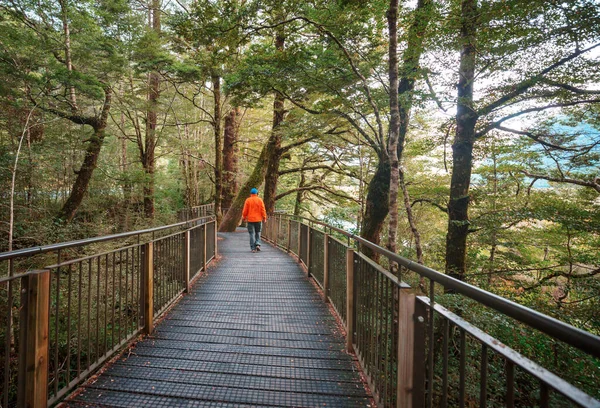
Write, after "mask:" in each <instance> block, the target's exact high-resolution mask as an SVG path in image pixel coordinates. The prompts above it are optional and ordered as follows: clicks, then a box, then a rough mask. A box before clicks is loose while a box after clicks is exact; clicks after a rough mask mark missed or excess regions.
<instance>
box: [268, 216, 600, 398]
mask: <svg viewBox="0 0 600 408" xmlns="http://www.w3.org/2000/svg"><path fill="white" fill-rule="evenodd" d="M303 221H304V222H303ZM284 232H287V235H286V233H284ZM263 236H264V238H265V239H266V240H268V241H270V242H272V243H273V244H275V245H276V246H279V247H281V248H282V249H284V250H287V251H288V252H292V253H294V254H295V255H297V256H298V258H299V261H300V262H301V263H303V264H304V265H305V266H306V268H307V270H308V274H309V276H311V277H312V278H313V279H314V280H315V281H316V282H317V283H318V284H319V286H321V288H322V289H323V293H324V300H325V302H331V304H332V305H333V306H334V308H335V310H336V311H337V313H338V315H339V317H340V318H341V319H342V321H343V323H344V325H345V328H346V329H347V348H348V351H354V352H355V353H356V355H357V357H358V360H359V363H360V365H361V367H362V369H363V370H364V372H365V374H366V377H367V379H368V382H369V384H370V387H371V390H372V391H373V393H374V397H375V399H376V400H377V402H378V404H379V405H380V406H384V407H396V406H397V407H415V408H416V407H419V408H420V407H465V406H480V407H487V406H506V407H515V406H539V407H550V406H553V407H554V406H557V407H563V406H564V407H571V406H580V407H600V401H598V400H597V399H595V398H594V397H596V398H597V397H598V388H599V386H600V384H599V381H598V378H595V379H593V378H592V379H591V382H592V384H591V387H589V384H588V392H591V393H594V392H596V394H595V395H594V396H591V395H589V394H586V393H585V392H584V391H582V390H581V389H580V388H578V387H576V386H574V385H572V384H570V383H569V382H567V381H565V380H564V379H562V378H561V377H560V376H558V375H556V374H555V373H553V372H551V371H550V370H548V369H546V368H544V367H543V366H542V365H541V364H540V362H539V361H538V362H534V361H532V360H531V359H529V358H527V357H525V356H524V355H522V354H520V353H519V352H517V351H515V350H513V349H511V348H510V347H508V346H507V345H506V344H503V343H502V342H501V341H499V340H498V339H496V338H494V337H493V336H492V335H490V334H488V333H486V332H485V331H484V330H482V329H480V328H477V327H476V326H475V325H474V324H472V323H470V322H469V321H468V320H469V318H470V317H472V316H474V315H476V314H477V313H479V314H485V315H486V316H487V317H488V318H490V319H504V320H506V324H508V325H510V327H513V328H514V330H516V331H522V332H523V333H530V332H531V333H541V335H544V336H546V337H547V338H548V339H550V341H551V343H552V344H553V345H556V344H557V343H560V344H562V345H564V346H565V347H570V348H571V349H572V350H574V352H572V353H571V354H570V355H571V356H574V355H575V354H576V355H577V356H578V357H577V358H580V361H585V363H580V364H587V366H586V367H587V368H589V369H592V368H593V367H592V366H593V365H596V366H598V364H599V358H600V337H598V336H595V335H593V334H591V333H588V332H585V331H583V330H580V329H577V328H575V327H573V326H570V325H568V324H566V323H563V322H561V321H558V320H556V319H554V318H552V317H549V316H546V315H543V314H541V313H539V312H536V311H534V310H532V309H529V308H527V307H524V306H522V305H519V304H517V303H514V302H512V301H510V300H507V299H504V298H502V297H500V296H497V295H494V294H492V293H489V292H486V291H484V290H482V289H479V288H477V287H475V286H472V285H469V284H467V283H465V282H462V281H459V280H457V279H454V278H451V277H449V276H447V275H445V274H442V273H440V272H437V271H435V270H433V269H430V268H428V267H426V266H423V265H420V264H417V263H415V262H413V261H410V260H408V259H406V258H403V257H400V256H398V255H396V254H394V253H392V252H390V251H388V250H386V249H384V248H382V247H380V246H378V245H375V244H373V243H371V242H369V241H366V240H364V239H362V238H360V237H358V236H355V235H353V234H350V233H348V232H345V231H343V230H341V229H339V228H335V227H332V226H329V225H326V224H324V223H321V222H317V221H313V220H309V219H306V218H302V217H294V216H288V215H282V214H274V215H273V216H272V217H271V218H270V219H269V221H268V223H267V225H266V226H265V228H264V229H263ZM336 237H337V238H341V240H340V239H337V238H336ZM344 240H346V241H347V242H343V241H344ZM361 248H369V249H371V250H372V251H374V252H375V253H377V254H379V256H380V262H381V264H385V265H392V264H394V263H395V264H396V265H398V268H399V272H398V276H399V278H398V277H396V276H394V275H392V274H391V273H390V272H388V270H387V268H384V267H383V266H381V265H380V264H378V263H376V262H374V261H372V260H371V259H369V258H368V257H366V256H365V255H364V254H362V253H361V252H360V249H361ZM405 281H406V282H410V283H411V284H412V287H411V286H410V285H409V284H407V283H405ZM422 295H426V296H422ZM457 299H458V300H457ZM440 302H445V303H449V304H454V305H455V307H454V309H455V310H454V311H451V310H449V308H448V307H444V306H443V305H442V304H441V303H440ZM486 313H487V314H486ZM504 320H503V322H504ZM532 329H533V330H532ZM524 335H526V334H524ZM522 340H523V341H526V339H522ZM594 384H595V387H594ZM590 389H591V391H590Z"/></svg>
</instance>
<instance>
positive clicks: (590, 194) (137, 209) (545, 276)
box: [0, 0, 600, 396]
mask: <svg viewBox="0 0 600 408" xmlns="http://www.w3.org/2000/svg"><path fill="white" fill-rule="evenodd" d="M598 83H600V4H599V3H598V2H597V1H595V0H568V1H558V0H527V1H525V0H460V1H458V0H416V1H410V2H399V1H398V0H390V1H380V0H373V1H368V2H367V1H360V0H308V1H298V0H278V1H273V0H162V1H161V0H96V1H90V0H79V1H70V0H36V1H32V0H1V1H0V184H1V190H0V194H1V195H2V199H1V202H0V220H1V223H0V230H1V235H0V251H8V250H15V249H20V248H26V247H31V246H37V245H43V244H49V243H53V242H62V241H67V240H73V239H80V238H86V237H91V236H99V235H105V234H109V233H116V232H122V231H131V230H134V229H141V228H145V227H149V226H155V225H162V224H165V223H167V222H171V221H175V219H176V218H175V214H176V212H177V211H178V210H180V209H184V208H191V207H193V206H197V205H201V204H206V203H212V202H214V203H215V210H216V214H217V217H218V220H219V225H220V230H221V231H231V230H234V229H235V227H236V226H237V225H238V223H239V220H240V218H241V210H242V206H243V202H244V200H245V199H246V198H247V196H248V195H249V190H250V188H252V187H256V188H258V189H259V193H260V195H261V197H262V198H263V199H264V202H265V205H266V208H267V212H268V213H269V214H272V213H274V212H275V211H284V212H287V213H291V214H295V215H298V216H303V217H307V218H312V219H315V220H319V221H322V222H326V223H329V224H331V225H334V226H337V227H340V228H343V229H346V230H348V231H351V232H353V233H355V234H357V235H360V236H362V237H364V238H366V239H368V240H370V241H372V242H375V243H378V244H380V245H381V246H385V247H386V248H388V249H389V250H391V251H394V252H397V253H399V254H401V255H402V256H405V257H407V258H410V259H413V260H415V261H417V262H419V263H422V264H425V265H427V266H429V267H432V268H434V269H437V270H440V271H442V272H445V273H446V274H449V275H450V276H453V277H455V278H458V279H460V280H463V281H465V282H468V283H471V284H474V285H476V286H479V287H481V288H484V289H486V290H488V291H491V292H493V293H496V294H499V295H501V296H504V297H506V298H509V299H512V300H515V301H517V302H519V303H521V304H524V305H526V306H529V307H532V308H533V309H536V310H538V311H540V312H543V313H546V314H549V315H551V316H553V317H556V318H558V319H560V320H562V321H565V322H567V323H569V324H571V325H573V326H575V327H578V328H581V329H584V330H586V331H589V332H591V333H594V334H596V335H598V334H600V315H599V314H598V313H597V311H598V310H599V308H600V89H599V88H598ZM390 267H391V268H392V269H393V265H390ZM2 274H6V271H2ZM497 324H498V325H502V324H503V323H502V322H501V321H500V322H498V323H497ZM499 330H501V331H502V330H504V331H506V330H509V328H507V327H500V328H499ZM516 341H517V342H518V340H516ZM533 353H535V351H533ZM568 360H569V358H567V357H566V356H564V355H561V356H560V357H559V352H558V351H556V350H555V353H554V361H553V362H552V365H554V366H555V368H556V369H564V367H562V366H561V365H564V364H566V363H567V361H568ZM569 370H573V371H577V370H578V368H577V367H570V368H569ZM590 370H591V371H593V372H594V373H595V374H593V373H592V374H590V373H589V372H587V373H585V376H587V378H583V379H579V380H578V381H580V383H579V385H582V383H583V385H582V386H583V387H584V388H585V389H586V390H587V391H588V392H591V393H596V394H597V392H598V390H597V387H596V386H597V377H594V376H598V375H599V373H600V366H598V365H597V364H595V365H592V366H591V367H590ZM594 378H596V380H594ZM596 396H597V395H596Z"/></svg>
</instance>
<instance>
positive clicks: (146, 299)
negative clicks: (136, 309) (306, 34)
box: [142, 242, 154, 334]
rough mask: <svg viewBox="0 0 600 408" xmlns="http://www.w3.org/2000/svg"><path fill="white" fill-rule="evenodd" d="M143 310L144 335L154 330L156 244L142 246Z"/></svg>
mask: <svg viewBox="0 0 600 408" xmlns="http://www.w3.org/2000/svg"><path fill="white" fill-rule="evenodd" d="M142 285H143V297H142V310H143V316H144V334H152V331H153V330H154V243H153V242H148V243H147V244H144V245H143V246H142Z"/></svg>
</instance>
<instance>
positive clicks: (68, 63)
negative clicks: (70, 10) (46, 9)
mask: <svg viewBox="0 0 600 408" xmlns="http://www.w3.org/2000/svg"><path fill="white" fill-rule="evenodd" d="M58 3H59V4H60V11H61V18H62V24H63V34H64V36H65V65H66V66H67V71H69V74H70V73H71V72H73V57H72V56H71V30H70V28H69V19H68V14H67V5H66V4H65V0H60V1H59V2H58ZM69 102H70V103H71V113H73V114H75V113H76V112H77V111H78V110H79V108H78V107H77V96H76V94H75V87H74V86H72V85H71V86H69Z"/></svg>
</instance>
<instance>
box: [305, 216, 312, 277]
mask: <svg viewBox="0 0 600 408" xmlns="http://www.w3.org/2000/svg"><path fill="white" fill-rule="evenodd" d="M310 233H311V228H310V225H309V226H308V228H307V231H306V270H307V271H308V272H307V274H308V277H309V278H310Z"/></svg>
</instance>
